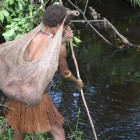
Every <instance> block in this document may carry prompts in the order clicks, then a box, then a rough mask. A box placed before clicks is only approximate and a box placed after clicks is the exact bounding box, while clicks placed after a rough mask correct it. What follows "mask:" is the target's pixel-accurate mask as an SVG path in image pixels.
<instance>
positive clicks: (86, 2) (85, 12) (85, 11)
mask: <svg viewBox="0 0 140 140" xmlns="http://www.w3.org/2000/svg"><path fill="white" fill-rule="evenodd" d="M88 2H89V0H87V1H86V5H85V9H84V12H83V13H84V14H85V13H86V10H87V6H88Z"/></svg>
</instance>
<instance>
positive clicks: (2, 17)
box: [0, 10, 4, 22]
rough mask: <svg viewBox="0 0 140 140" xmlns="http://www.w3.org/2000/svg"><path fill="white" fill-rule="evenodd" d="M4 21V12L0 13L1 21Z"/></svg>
mask: <svg viewBox="0 0 140 140" xmlns="http://www.w3.org/2000/svg"><path fill="white" fill-rule="evenodd" d="M3 20H4V14H3V10H2V11H0V21H1V22H3Z"/></svg>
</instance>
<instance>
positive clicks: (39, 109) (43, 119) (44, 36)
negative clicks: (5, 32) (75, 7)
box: [7, 4, 83, 140]
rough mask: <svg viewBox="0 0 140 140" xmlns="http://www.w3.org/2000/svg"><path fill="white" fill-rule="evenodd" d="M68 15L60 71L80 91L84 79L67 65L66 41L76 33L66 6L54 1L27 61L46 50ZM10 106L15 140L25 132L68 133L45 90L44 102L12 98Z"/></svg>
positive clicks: (60, 139)
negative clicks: (70, 25) (33, 102)
mask: <svg viewBox="0 0 140 140" xmlns="http://www.w3.org/2000/svg"><path fill="white" fill-rule="evenodd" d="M65 17H66V20H65V22H64V36H63V39H62V44H61V48H60V56H59V67H58V70H59V71H60V73H61V74H62V75H63V77H64V78H67V79H69V80H70V81H73V82H74V83H75V84H76V85H77V87H78V90H81V88H82V87H83V83H82V81H81V80H78V79H77V78H75V77H74V76H73V75H72V73H71V71H70V70H69V69H68V68H67V61H66V48H65V42H67V41H69V40H70V39H71V38H72V37H73V32H72V30H71V29H70V28H69V27H68V23H69V22H70V16H67V11H66V8H65V7H63V6H61V5H56V4H55V5H51V6H49V7H48V8H47V9H46V11H45V14H44V18H43V23H44V25H45V27H44V29H43V30H41V31H40V32H39V33H38V34H37V35H36V36H35V37H34V38H33V40H32V41H31V43H30V44H29V46H28V60H29V61H33V60H35V59H36V58H38V57H39V56H40V55H41V54H42V53H43V52H44V51H45V50H46V49H47V47H48V46H49V44H50V43H51V41H52V40H53V37H54V36H55V34H56V32H57V30H58V29H59V27H60V25H61V24H62V22H63V20H64V19H65ZM9 105H10V107H11V108H13V109H14V110H11V109H9V111H8V113H7V120H8V122H9V124H10V125H11V128H12V129H14V130H15V132H14V136H13V139H14V140H24V138H25V134H26V133H33V132H36V133H40V132H50V133H51V134H52V136H53V138H54V139H55V140H65V133H64V130H63V128H62V124H63V123H64V119H63V117H62V116H61V114H60V113H59V112H58V111H57V109H56V108H55V106H54V105H53V103H52V101H51V99H50V98H49V96H48V94H47V92H46V91H44V94H43V96H42V100H41V102H40V103H39V104H37V105H36V106H27V105H26V104H25V103H22V102H20V101H16V100H12V99H11V100H10V101H9Z"/></svg>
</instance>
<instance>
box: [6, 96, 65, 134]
mask: <svg viewBox="0 0 140 140" xmlns="http://www.w3.org/2000/svg"><path fill="white" fill-rule="evenodd" d="M9 106H10V108H11V109H8V112H7V115H6V119H7V121H8V123H9V125H10V126H11V128H12V129H13V130H18V131H20V132H23V133H33V132H36V133H43V132H49V131H50V130H51V128H52V126H54V125H62V124H63V123H64V118H63V117H62V116H61V114H60V113H59V112H58V111H57V109H56V108H55V106H54V104H53V102H52V101H51V99H50V97H49V95H48V94H47V93H45V94H43V97H42V101H41V102H40V103H39V104H38V105H36V106H27V105H26V104H25V103H22V102H20V101H16V100H9Z"/></svg>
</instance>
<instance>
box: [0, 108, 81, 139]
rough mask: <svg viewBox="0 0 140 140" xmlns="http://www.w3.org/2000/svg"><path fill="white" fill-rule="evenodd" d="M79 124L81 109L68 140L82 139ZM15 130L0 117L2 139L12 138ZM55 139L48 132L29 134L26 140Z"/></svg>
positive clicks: (0, 135)
mask: <svg viewBox="0 0 140 140" xmlns="http://www.w3.org/2000/svg"><path fill="white" fill-rule="evenodd" d="M79 124H81V120H80V109H79V111H78V114H77V121H76V125H75V124H73V126H74V128H73V129H71V127H70V132H69V134H68V137H67V139H68V140H73V139H75V140H82V139H83V133H82V132H81V131H80V129H79ZM12 134H13V131H12V130H11V129H10V128H9V126H8V124H7V122H6V120H5V119H4V118H3V117H0V139H1V140H12ZM31 139H33V140H53V138H52V137H51V136H50V134H48V133H40V134H35V133H34V134H27V135H26V138H25V140H31Z"/></svg>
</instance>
